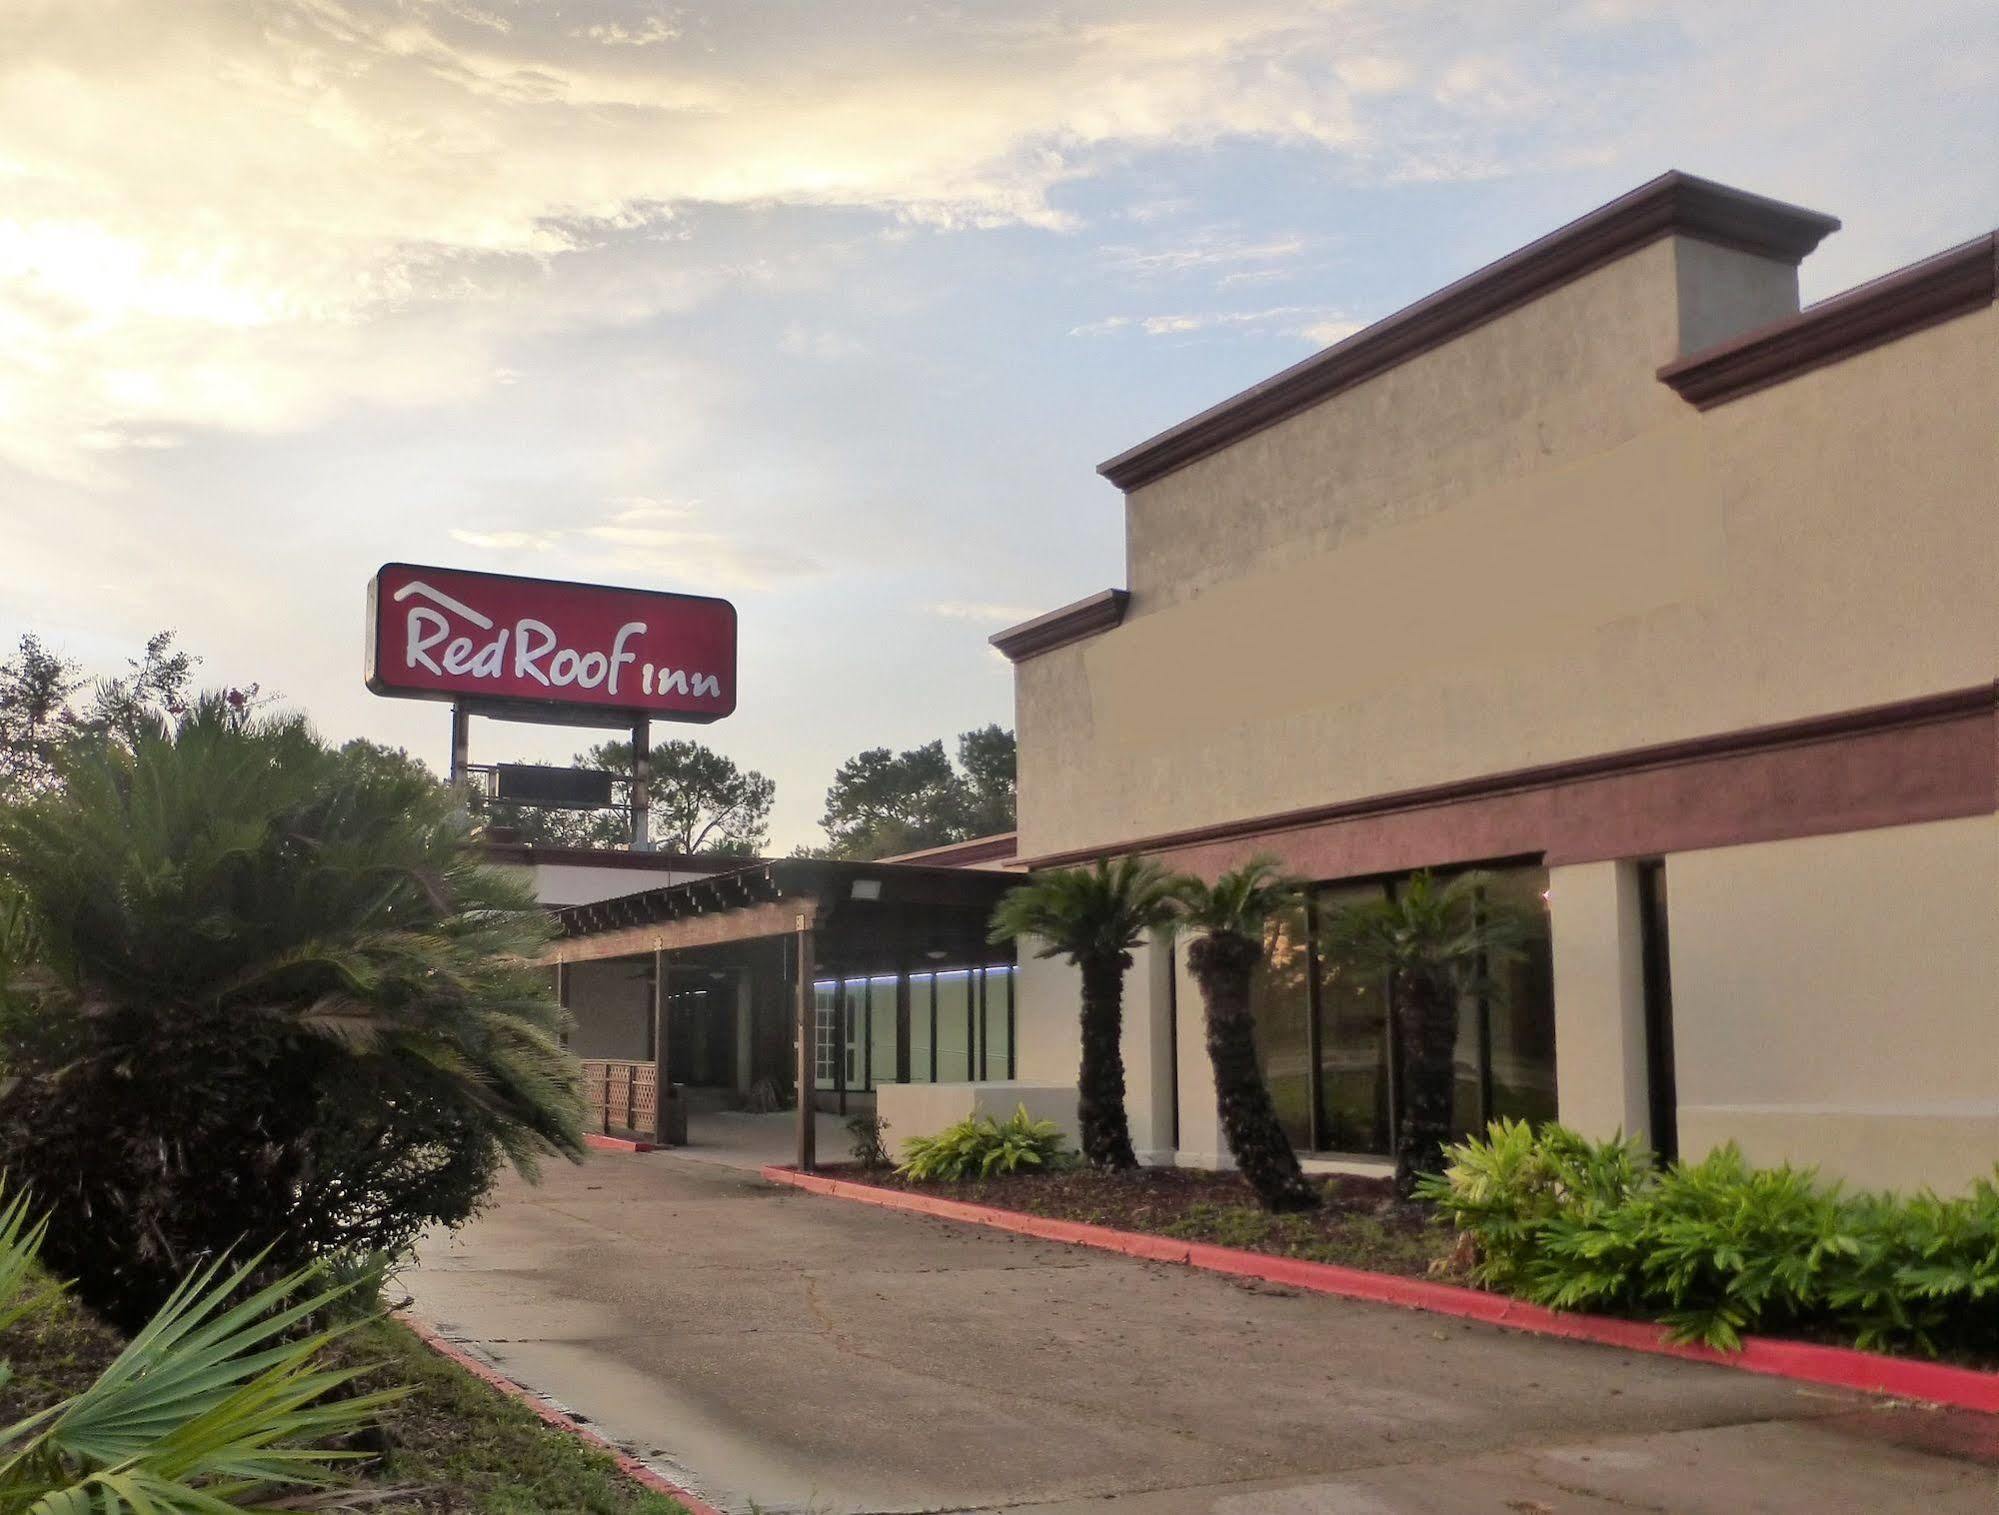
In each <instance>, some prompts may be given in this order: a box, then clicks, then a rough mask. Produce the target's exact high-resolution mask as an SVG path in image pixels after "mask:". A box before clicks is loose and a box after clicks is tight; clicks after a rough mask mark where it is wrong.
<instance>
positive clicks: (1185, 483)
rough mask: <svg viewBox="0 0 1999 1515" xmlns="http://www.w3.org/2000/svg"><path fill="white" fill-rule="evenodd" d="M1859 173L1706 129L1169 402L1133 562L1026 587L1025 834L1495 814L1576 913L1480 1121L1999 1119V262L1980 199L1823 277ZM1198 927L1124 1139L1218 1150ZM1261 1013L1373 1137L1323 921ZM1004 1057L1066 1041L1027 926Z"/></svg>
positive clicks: (1279, 843)
mask: <svg viewBox="0 0 1999 1515" xmlns="http://www.w3.org/2000/svg"><path fill="white" fill-rule="evenodd" d="M1837 224H1838V223H1837V222H1835V221H1833V220H1832V219H1831V218H1829V217H1826V216H1822V215H1818V214H1815V213H1812V212H1808V211H1804V210H1800V209H1797V208H1795V207H1791V206H1787V205H1782V204H1778V203H1775V202H1772V201H1768V200H1764V199H1761V198H1759V197H1756V196H1751V195H1747V194H1743V193H1740V192H1738V191H1735V190H1731V189H1727V188H1724V187H1722V186H1718V185H1714V184H1710V183H1707V182H1705V181H1701V180H1697V179H1692V178H1688V177H1685V176H1681V175H1668V176H1666V177H1664V178H1661V179H1659V180H1655V181H1653V182H1652V183H1650V184H1647V185H1644V186H1642V187H1641V188H1639V189H1637V190H1635V191H1633V192H1632V193H1631V194H1629V195H1626V196H1624V197H1623V198H1621V199H1619V200H1617V201H1615V202H1613V203H1612V204H1610V205H1607V206H1604V207H1603V208H1601V209H1599V210H1597V211H1594V212H1592V213H1591V214H1589V215H1587V216H1585V217H1583V218H1582V219H1581V220H1579V221H1576V222H1574V223H1572V224H1570V225H1569V226H1566V227H1563V228H1561V229H1560V230H1558V231H1556V232H1554V233H1552V234H1551V235H1549V236H1548V237H1546V238H1543V239H1542V240H1541V241H1539V242H1536V243H1534V244H1532V245H1531V246H1529V247H1526V248H1523V249H1521V250H1520V251H1519V252H1517V253H1515V254H1513V255H1511V256H1509V257H1507V258H1505V259H1502V260H1501V261H1500V262H1498V263H1495V264H1493V265H1491V266H1490V267H1488V268H1485V269H1482V270H1480V271H1478V272H1477V273H1474V274H1472V275H1470V276H1469V277H1467V278H1466V279H1464V280H1461V281H1460V282H1459V283H1457V284H1454V285H1452V286H1450V287H1448V288H1446V289H1444V290H1442V291H1439V292H1438V293H1437V294H1435V295H1433V296H1431V297H1430V298H1428V299H1426V300H1424V301H1422V302H1420V303H1419V304H1417V305H1415V306H1412V307H1410V308H1409V309H1408V310H1405V311H1403V312H1401V313H1400V314H1398V315H1395V316H1391V317H1389V318H1388V319H1387V320H1384V321H1382V322H1380V323H1378V324H1376V325H1375V326H1372V327H1370V328H1368V329H1367V330H1365V331H1363V332H1361V333H1359V334H1358V335H1356V336H1354V337H1351V338H1349V339H1347V340H1346V341H1344V342H1342V343H1340V344H1339V345H1337V346H1335V347H1333V348H1330V349H1328V350H1327V351H1325V352H1323V353H1321V354H1319V355H1318V356H1316V357H1314V358H1311V359H1309V360H1307V361H1306V362H1304V363H1301V364H1299V365H1298V366H1296V367H1295V368H1292V369H1289V370H1287V371H1286V372H1284V373H1282V374H1279V375H1277V376H1276V377H1275V378H1273V379H1271V380H1269V381H1267V382H1266V383H1264V384H1261V385H1258V386H1256V387H1255V388H1253V389H1251V390H1248V391H1246V392H1245V393H1243V394H1241V395H1238V396H1236V397H1235V398H1233V399H1231V400H1227V401H1225V402H1223V403H1222V404H1220V405H1218V406H1216V407H1215V408H1214V409H1212V410H1209V411H1207V412H1205V413H1203V414H1202V415H1200V416H1196V417H1194V418H1193V419H1192V420H1190V421H1187V422H1186V423H1184V424H1182V425H1180V426H1176V427H1174V428H1173V429H1171V430H1169V431H1167V432H1165V433H1163V434H1162V435H1160V436H1158V437H1155V438H1153V439H1152V440H1151V441H1148V442H1145V443H1143V444H1142V445H1140V446H1138V447H1135V448H1133V449H1132V450H1130V451H1129V452H1126V453H1124V454H1122V455H1120V456H1119V457H1117V458H1115V459H1113V460H1111V461H1110V462H1109V463H1106V464H1105V465H1104V466H1103V469H1102V470H1101V471H1102V472H1103V473H1104V474H1105V475H1106V476H1107V477H1108V478H1109V479H1110V481H1111V482H1112V483H1113V484H1115V485H1116V486H1118V487H1119V488H1120V489H1121V490H1122V491H1123V492H1124V510H1125V521H1126V540H1127V544H1128V562H1127V570H1126V572H1127V578H1126V583H1125V585H1124V586H1123V587H1122V588H1121V589H1117V590H1110V591H1106V592H1105V593H1103V594H1100V595H1097V596H1093V597H1092V598H1091V599H1089V600H1085V601H1083V602H1080V603H1079V604H1078V605H1075V606H1071V607H1068V608H1067V609H1064V610H1060V611H1056V612H1054V613H1052V614H1051V615H1048V616H1044V617H1041V618H1040V619H1038V620H1036V621H1032V622H1029V623H1027V624H1026V625H1024V626H1021V627H1016V628H1014V629H1013V630H1011V631H1009V632H1006V633H1003V634H1002V635H1001V636H999V637H997V638H995V639H994V640H995V643H996V645H998V646H999V647H1000V649H1001V650H1002V651H1003V652H1005V653H1006V654H1007V655H1008V656H1009V657H1010V658H1012V659H1013V661H1014V663H1015V665H1016V681H1017V682H1016V688H1017V729H1018V734H1019V741H1020V825H1019V835H1018V856H1019V858H1020V860H1021V861H1022V862H1023V863H1024V864H1026V865H1028V866H1031V867H1047V866H1053V865H1058V864H1065V863H1072V862H1079V861H1084V860H1087V859H1090V858H1094V857H1097V856H1101V855H1105V854H1118V853H1126V852H1134V851H1135V852H1144V853H1148V854H1151V855H1154V856H1157V857H1159V858H1161V859H1163V860H1165V861H1167V862H1169V863H1172V864H1174V865H1177V866H1183V867H1186V868H1189V869H1193V870H1196V871H1199V872H1203V873H1210V874H1211V873H1213V872H1215V871H1217V870H1219V869H1221V868H1223V867H1225V866H1228V865H1230V864H1232V863H1234V862H1237V861H1240V860H1242V859H1244V858H1246V857H1249V856H1251V855H1253V854H1256V853H1272V854H1275V855H1276V856H1277V857H1278V858H1279V859H1281V860H1282V861H1283V863H1284V864H1285V865H1286V866H1287V867H1288V868H1289V869H1290V870H1291V871H1293V872H1295V873H1299V874H1302V875H1304V876H1306V877H1308V878H1310V879H1312V880H1315V881H1317V882H1318V883H1319V884H1321V885H1323V886H1324V889H1323V890H1322V891H1321V893H1320V895H1319V897H1318V900H1317V907H1318V908H1323V906H1324V905H1325V903H1326V902H1328V901H1337V900H1338V899H1340V898H1344V897H1351V896H1353V895H1354V894H1356V893H1365V892H1368V891H1376V890H1381V889H1392V888H1394V887H1396V880H1397V878H1398V877H1399V876H1403V875H1406V874H1407V872H1408V871H1410V870H1413V869H1418V868H1455V867H1460V866H1466V865H1472V864H1479V865H1486V866H1491V867H1494V868H1495V869H1496V870H1498V873H1499V878H1500V885H1499V887H1503V888H1506V889H1509V890H1511V891H1514V892H1515V893H1516V895H1517V897H1518V898H1519V899H1520V900H1522V901H1523V902H1526V903H1527V904H1529V905H1530V906H1531V907H1532V908H1534V909H1536V910H1538V911H1541V912H1543V915H1542V919H1543V921H1544V926H1545V937H1544V940H1543V941H1541V942H1540V943H1539V944H1538V945H1537V948H1536V950H1535V951H1534V952H1532V953H1530V954H1529V957H1528V960H1527V961H1526V962H1525V963H1523V964H1522V965H1521V966H1520V967H1519V968H1518V969H1517V970H1516V971H1515V973H1514V975H1513V982H1512V990H1513V992H1512V993H1511V994H1509V995H1507V996H1505V997H1504V999H1503V1000H1501V999H1495V1000H1494V1002H1493V1003H1490V1004H1480V1005H1477V1006H1467V1009H1466V1013H1465V1018H1464V1030H1463V1035H1462V1037H1461V1041H1460V1048H1459V1064H1460V1073H1461V1078H1460V1088H1459V1117H1460V1123H1461V1124H1462V1125H1464V1126H1466V1127H1467V1128H1471V1127H1474V1126H1476V1125H1477V1124H1479V1123H1480V1122H1482V1120H1483V1118H1484V1117H1486V1116H1488V1115H1492V1114H1500V1113H1516V1114H1525V1115H1531V1116H1535V1117H1537V1118H1541V1117H1546V1116H1550V1115H1558V1116H1559V1117H1560V1118H1561V1119H1562V1120H1564V1121H1566V1122H1568V1123H1570V1124H1572V1125H1575V1126H1578V1127H1580V1128H1582V1129H1584V1130H1586V1131H1590V1132H1593V1133H1602V1134H1607V1133H1609V1132H1611V1131H1613V1130H1616V1129H1619V1128H1622V1129H1624V1130H1626V1131H1639V1132H1644V1133H1646V1134H1647V1135H1649V1136H1650V1137H1652V1139H1654V1140H1655V1141H1656V1142H1659V1143H1660V1144H1662V1145H1668V1146H1670V1145H1672V1144H1673V1143H1674V1142H1677V1146H1678V1148H1679V1150H1680V1151H1681V1152H1683V1153H1686V1154H1689V1155H1698V1154H1699V1153H1700V1152H1702V1151H1705V1150H1706V1149H1708V1148H1709V1147H1710V1146H1712V1145H1714V1144H1716V1143H1718V1142H1721V1141H1724V1140H1734V1141H1736V1142H1739V1143H1740V1144H1741V1145H1742V1147H1743V1148H1744V1150H1745V1151H1746V1152H1747V1153H1748V1155H1749V1156H1750V1157H1751V1158H1752V1159H1754V1160H1757V1161H1764V1162H1774V1161H1779V1160H1791V1161H1795V1162H1803V1163H1815V1164H1820V1165H1822V1166H1823V1167H1824V1168H1825V1169H1826V1170H1827V1171H1828V1172H1829V1173H1833V1174H1837V1175H1839V1176H1841V1177H1844V1178H1847V1179H1849V1180H1851V1181H1854V1182H1858V1183H1862V1184H1867V1185H1897V1186H1910V1185H1916V1184H1923V1183H1928V1184H1934V1185H1937V1186H1939V1187H1954V1186H1958V1185H1961V1184H1963V1183H1964V1182H1965V1181H1967V1180H1968V1179H1970V1178H1971V1177H1973V1176H1974V1175H1977V1174H1981V1173H1988V1172H1990V1171H1991V1169H1992V1167H1993V1164H1994V1163H1995V1161H1999V1050H1995V1049H1999V815H1995V808H1999V739H1995V732H1999V725H1995V721H1999V715H1996V714H1995V699H1994V693H1995V676H1996V675H1999V309H1995V307H1994V303H1993V300H1994V281H1995V241H1994V238H1993V237H1992V236H1987V237H1983V238H1981V239H1979V240H1977V241H1976V242H1973V243H1970V244H1967V245H1966V246H1963V247H1960V248H1956V249H1953V250H1951V251H1948V252H1945V253H1942V254H1939V255H1938V256H1937V257H1935V258H1932V259H1929V260H1927V261H1925V262H1923V263H1919V264H1916V265H1914V266H1912V267H1910V268H1908V269H1905V270H1902V271H1900V272H1898V273H1896V274H1892V275H1890V276H1888V277H1887V278H1884V279H1881V280H1878V281H1876V282H1874V283H1872V284H1869V285H1865V286H1862V287H1860V288H1858V289H1855V290H1852V291H1850V292H1848V293H1846V294H1844V295H1841V296H1839V297H1837V298H1835V299H1832V300H1828V301H1826V302H1823V303H1822V304H1819V305H1816V306H1813V307H1810V308H1808V309H1805V310H1802V311H1801V310H1800V309H1799V306H1798V292H1797V291H1798V281H1797V266H1798V264H1799V262H1800V260H1801V259H1802V258H1804V257H1805V256H1807V255H1808V254H1809V253H1810V252H1811V250H1812V249H1813V248H1814V247H1815V246H1816V245H1817V244H1818V243H1819V241H1820V240H1821V239H1822V238H1823V237H1824V236H1826V235H1827V234H1828V233H1830V232H1831V231H1833V230H1834V229H1836V227H1837ZM1180 958H1181V960H1180V961H1174V960H1170V959H1169V957H1168V955H1167V954H1165V953H1163V952H1158V951H1155V952H1152V953H1149V954H1145V955H1142V956H1141V959H1140V961H1138V962H1137V964H1136V965H1135V966H1134V968H1133V970H1132V973H1131V977H1130V982H1129V985H1128V991H1129V992H1128V995H1127V1008H1126V1014H1127V1022H1126V1030H1125V1040H1124V1052H1125V1060H1126V1067H1127V1075H1128V1078H1129V1080H1130V1086H1131V1091H1132V1098H1131V1105H1130V1111H1131V1116H1132V1120H1133V1127H1134V1130H1133V1134H1134V1138H1135V1140H1136V1142H1137V1144H1138V1146H1139V1147H1140V1148H1141V1149H1142V1150H1143V1151H1144V1152H1146V1153H1147V1154H1149V1156H1150V1157H1151V1159H1152V1160H1158V1161H1164V1160H1175V1159H1177V1160H1179V1161H1182V1162H1187V1163H1202V1164H1207V1163H1214V1162H1217V1161H1222V1160H1225V1152H1224V1150H1223V1145H1222V1143H1221V1141H1220V1138H1219V1135H1218V1129H1217V1125H1216V1120H1215V1112H1214V1098H1213V1092H1212V1091H1213V1085H1212V1081H1211V1077H1210V1073H1209V1069H1208V1067H1207V1058H1206V1053H1205V1050H1204V1047H1203V1044H1202V1039H1201V1035H1200V1019H1199V1017H1200V1010H1199V1006H1200V999H1199V995H1198V993H1197V991H1196V990H1195V988H1194V986H1193V984H1192V982H1191V980H1189V979H1188V978H1187V976H1186V971H1185V967H1184V954H1181V955H1180ZM1277 958H1278V960H1277V962H1276V964H1275V966H1274V967H1273V969H1272V971H1271V973H1270V974H1269V975H1268V979H1267V982H1266V983H1265V984H1263V985H1262V986H1261V988H1260V999H1259V1034H1260V1037H1261V1039H1262V1042H1263V1053H1264V1057H1265V1061H1266V1064H1267V1068H1268V1072H1269V1076H1270V1079H1271V1083H1272V1086H1273V1092H1274V1093H1275V1095H1276V1098H1277V1101H1278V1104H1279V1107H1280V1111H1281V1113H1282V1114H1283V1116H1284V1118H1285V1120H1286V1122H1287V1124H1289V1125H1290V1126H1291V1128H1292V1132H1293V1136H1294V1139H1295V1140H1297V1141H1299V1142H1300V1143H1301V1144H1302V1145H1304V1146H1306V1147H1308V1148H1310V1149H1313V1150H1315V1151H1318V1152H1320V1153H1324V1154H1327V1155H1328V1156H1329V1157H1337V1158H1344V1159H1347V1160H1353V1159H1361V1160H1366V1159H1367V1158H1368V1157H1369V1156H1370V1155H1372V1154H1379V1153H1383V1152H1385V1151H1386V1150H1387V1132H1388V1130H1389V1129H1390V1127H1391V1124H1392V1113H1393V1106H1394V1102H1395V1099H1396V1090H1395V1082H1394V1075H1393V1069H1392V1068H1391V1066H1390V1062H1391V1056H1390V1052H1389V1048H1388V1038H1387V1037H1386V1034H1385V1024H1386V1017H1387V1014H1388V1006H1387V1004H1386V998H1385V992H1384V991H1382V990H1381V989H1380V988H1379V986H1372V985H1364V984H1356V983H1352V982H1342V981H1341V979H1340V975H1339V972H1338V971H1337V969H1336V968H1335V967H1334V966H1332V965H1330V964H1328V963H1325V962H1323V961H1321V955H1320V954H1319V953H1318V951H1317V950H1316V944H1315V941H1314V938H1313V932H1312V927H1311V923H1310V921H1309V920H1301V921H1300V922H1298V923H1297V924H1296V925H1295V926H1294V927H1293V928H1292V929H1290V930H1289V931H1287V932H1286V933H1285V934H1284V936H1283V938H1282V939H1281V940H1280V941H1279V943H1278V954H1277ZM1015 1014H1016V1016H1017V1020H1018V1026H1017V1031H1016V1033H1015V1047H1016V1059H1017V1069H1016V1070H1015V1071H1016V1076H1017V1077H1018V1078H1019V1079H1020V1080H1021V1081H1023V1082H1027V1083H1040V1084H1050V1083H1053V1084H1064V1083H1066V1084H1073V1081H1074V1078H1075V1070H1076V1058H1077V1033H1076V985H1075V982H1074V978H1073V973H1072V970H1070V969H1068V968H1066V967H1065V966H1063V965H1062V964H1060V963H1057V962H1049V961H1044V960H1038V959H1029V960H1025V961H1023V962H1022V964H1021V966H1020V971H1019V975H1018V985H1017V990H1016V995H1015Z"/></svg>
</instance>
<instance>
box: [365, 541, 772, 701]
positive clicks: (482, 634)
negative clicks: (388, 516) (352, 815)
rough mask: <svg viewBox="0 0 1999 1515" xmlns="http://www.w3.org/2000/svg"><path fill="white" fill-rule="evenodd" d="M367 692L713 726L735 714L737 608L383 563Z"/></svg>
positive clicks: (682, 597) (371, 607)
mask: <svg viewBox="0 0 1999 1515" xmlns="http://www.w3.org/2000/svg"><path fill="white" fill-rule="evenodd" d="M368 687H369V688H370V689H372V690H374V691H375V693H377V694H386V695H394V696H398V697H400V698H403V699H417V700H459V701H462V702H464V703H465V704H467V705H468V706H470V707H472V708H474V709H477V708H480V707H481V706H487V705H491V706H495V707H498V711H497V712H496V713H506V712H507V711H508V710H513V711H515V712H516V713H519V714H530V713H532V712H530V711H529V710H528V709H527V708H526V707H530V706H539V707H541V708H542V710H543V711H544V712H546V713H547V714H548V715H549V716H550V718H552V719H558V720H559V719H561V718H562V715H563V714H564V713H567V714H571V715H574V716H577V717H580V718H582V719H586V720H587V719H589V718H590V716H591V714H592V712H595V713H597V714H600V715H602V716H603V717H605V718H607V719H609V718H612V717H616V716H620V715H626V716H641V715H645V716H653V717H661V718H664V719H667V720H675V721H715V720H720V719H721V718H722V717H723V716H725V715H728V714H729V713H730V712H731V711H733V710H734V709H735V708H736V607H735V606H733V605H731V604H730V603H729V602H728V601H727V600H714V599H709V598H707V597H705V596H702V595H692V594H657V593H653V592H651V591H648V590H641V589H609V588H606V587H604V586H603V585H601V584H570V583H566V582H563V581H561V580H558V579H522V578H515V577H513V576H512V575H510V574H502V573H473V572H469V571H467V570H465V569H460V568H420V567H417V566H415V565H413V564H409V563H390V564H387V565H385V566H384V567H383V568H382V570H381V571H380V572H379V573H377V574H376V575H375V577H374V580H373V581H372V582H371V583H370V584H369V585H368ZM550 706H564V707H571V708H570V709H569V710H568V711H567V712H562V711H549V710H548V707H550Z"/></svg>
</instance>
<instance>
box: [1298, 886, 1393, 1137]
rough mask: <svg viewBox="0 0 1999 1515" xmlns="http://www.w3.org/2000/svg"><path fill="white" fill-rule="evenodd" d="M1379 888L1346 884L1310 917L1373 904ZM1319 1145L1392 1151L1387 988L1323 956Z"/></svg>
mask: <svg viewBox="0 0 1999 1515" xmlns="http://www.w3.org/2000/svg"><path fill="white" fill-rule="evenodd" d="M1383 893H1384V889H1383V886H1382V885H1380V884H1347V885H1340V886H1337V887H1334V888H1331V889H1322V890H1320V891H1318V894H1317V897H1316V898H1315V899H1314V901H1313V917H1314V919H1315V920H1324V919H1326V917H1327V915H1328V914H1329V913H1330V912H1331V911H1334V910H1338V909H1341V908H1343V907H1346V906H1350V905H1358V904H1363V903H1366V902H1367V901H1369V900H1378V899H1380V898H1381V897H1382V895H1383ZM1319 1013H1320V1015H1321V1017H1322V1025H1323V1027H1324V1030H1323V1031H1322V1033H1321V1035H1320V1038H1319V1069H1318V1071H1319V1099H1320V1109H1321V1112H1322V1117H1321V1123H1320V1136H1319V1145H1320V1147H1321V1148H1323V1149H1324V1150H1326V1151H1328V1152H1355V1153H1363V1154H1367V1155H1370V1156H1386V1155H1387V1154H1388V1153H1390V1152H1392V1151H1393V1150H1394V1139H1393V1127H1392V1126H1391V1124H1390V1116H1389V1111H1390V1104H1391V1102H1390V1100H1389V1095H1388V1088H1389V1084H1388V1080H1389V1068H1390V1066H1391V1064H1390V1058H1391V1052H1390V1049H1389V1044H1388V981H1387V980H1386V979H1385V978H1383V977H1382V976H1381V975H1380V974H1378V973H1357V972H1355V971H1354V970H1353V969H1352V968H1350V967H1348V966H1346V965H1345V964H1342V963H1339V962H1337V961H1333V960H1331V959H1329V958H1328V957H1326V955H1325V954H1323V953H1322V954H1321V955H1320V963H1319Z"/></svg>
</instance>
